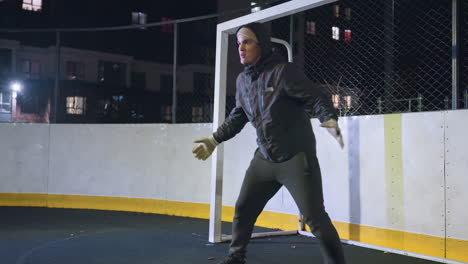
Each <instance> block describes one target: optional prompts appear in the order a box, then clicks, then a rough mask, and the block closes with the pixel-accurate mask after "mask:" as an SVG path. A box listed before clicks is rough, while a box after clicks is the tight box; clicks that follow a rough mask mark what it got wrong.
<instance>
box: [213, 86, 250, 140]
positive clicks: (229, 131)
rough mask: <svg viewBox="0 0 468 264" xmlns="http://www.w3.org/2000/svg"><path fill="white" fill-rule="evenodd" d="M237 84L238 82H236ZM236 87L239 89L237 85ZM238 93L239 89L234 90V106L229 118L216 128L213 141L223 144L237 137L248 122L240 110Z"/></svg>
mask: <svg viewBox="0 0 468 264" xmlns="http://www.w3.org/2000/svg"><path fill="white" fill-rule="evenodd" d="M237 83H238V82H237ZM237 87H239V86H238V85H237ZM239 96H240V92H239V89H237V90H236V106H235V107H234V108H233V109H232V111H231V113H230V114H229V116H228V117H227V118H226V119H225V120H224V122H223V124H222V125H221V126H219V127H218V129H217V130H216V132H214V133H213V137H214V139H215V140H216V141H217V142H218V143H221V142H224V141H227V140H229V139H231V138H233V137H234V136H235V135H237V134H238V133H239V132H240V131H241V130H242V128H244V126H245V124H247V122H248V121H249V119H248V118H247V115H246V114H245V112H244V109H243V108H242V105H241V104H240V101H239Z"/></svg>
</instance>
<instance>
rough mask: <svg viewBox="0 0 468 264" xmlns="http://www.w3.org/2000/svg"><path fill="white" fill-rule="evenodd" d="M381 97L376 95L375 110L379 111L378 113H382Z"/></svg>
mask: <svg viewBox="0 0 468 264" xmlns="http://www.w3.org/2000/svg"><path fill="white" fill-rule="evenodd" d="M382 108H383V107H382V97H377V110H378V111H379V114H382V110H383V109H382Z"/></svg>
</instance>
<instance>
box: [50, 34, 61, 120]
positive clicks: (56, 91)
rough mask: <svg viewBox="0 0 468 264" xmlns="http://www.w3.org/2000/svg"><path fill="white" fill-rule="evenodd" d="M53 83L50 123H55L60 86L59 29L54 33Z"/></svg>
mask: <svg viewBox="0 0 468 264" xmlns="http://www.w3.org/2000/svg"><path fill="white" fill-rule="evenodd" d="M55 52H56V53H55V59H56V61H55V63H56V68H55V85H54V102H53V108H52V109H53V110H52V123H54V124H55V123H57V114H58V111H57V107H58V105H57V104H58V96H59V86H60V31H57V32H56V34H55Z"/></svg>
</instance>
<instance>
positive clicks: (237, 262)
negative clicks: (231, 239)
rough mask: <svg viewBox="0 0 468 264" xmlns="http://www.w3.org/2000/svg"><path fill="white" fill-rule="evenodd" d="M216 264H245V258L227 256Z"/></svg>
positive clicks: (232, 255) (242, 256)
mask: <svg viewBox="0 0 468 264" xmlns="http://www.w3.org/2000/svg"><path fill="white" fill-rule="evenodd" d="M217 264H245V256H244V255H234V254H229V255H228V256H226V257H225V258H224V259H223V260H222V261H221V262H218V263H217Z"/></svg>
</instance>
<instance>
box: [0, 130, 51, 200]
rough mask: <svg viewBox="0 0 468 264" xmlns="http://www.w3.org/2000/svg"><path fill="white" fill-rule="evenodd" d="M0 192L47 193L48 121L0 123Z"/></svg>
mask: <svg viewBox="0 0 468 264" xmlns="http://www.w3.org/2000/svg"><path fill="white" fill-rule="evenodd" d="M0 135H1V136H0V146H1V149H2V154H1V155H0V156H1V158H0V193H47V175H48V172H49V125H44V124H7V123H5V124H0Z"/></svg>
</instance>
